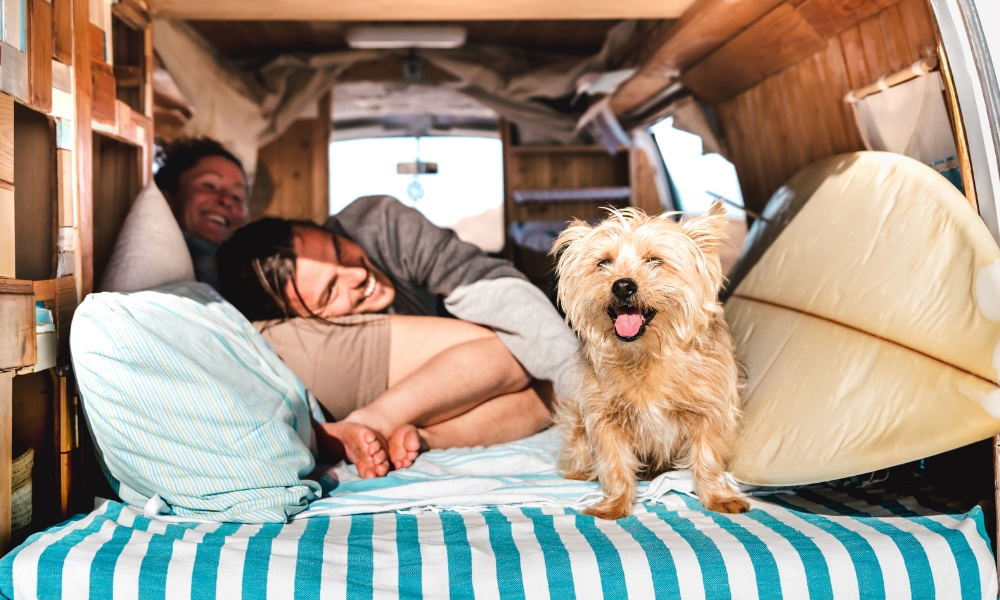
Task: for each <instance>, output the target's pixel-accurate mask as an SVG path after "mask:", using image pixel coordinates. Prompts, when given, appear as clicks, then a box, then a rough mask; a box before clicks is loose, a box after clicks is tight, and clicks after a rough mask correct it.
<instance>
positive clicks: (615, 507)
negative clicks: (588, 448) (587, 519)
mask: <svg viewBox="0 0 1000 600" xmlns="http://www.w3.org/2000/svg"><path fill="white" fill-rule="evenodd" d="M590 435H591V441H592V443H593V444H594V455H595V457H596V458H597V464H596V467H597V479H598V481H600V482H601V487H602V488H603V489H604V499H603V500H601V501H600V502H598V503H597V504H595V505H594V506H591V507H590V508H587V509H586V510H584V511H583V512H584V514H587V515H591V516H594V517H598V518H601V519H609V520H615V519H621V518H622V517H627V516H629V515H631V514H632V503H633V502H635V487H636V479H635V478H636V471H637V470H638V469H639V460H638V459H637V458H636V456H635V453H634V452H633V451H632V448H631V445H630V444H629V440H628V439H626V437H625V435H624V433H623V432H622V430H621V429H619V428H618V427H617V426H615V424H613V423H608V422H604V421H599V422H598V423H596V424H595V425H594V426H593V427H592V428H591V430H590Z"/></svg>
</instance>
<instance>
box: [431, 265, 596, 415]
mask: <svg viewBox="0 0 1000 600" xmlns="http://www.w3.org/2000/svg"><path fill="white" fill-rule="evenodd" d="M444 305H445V307H446V308H447V309H448V312H450V313H451V314H453V315H455V316H456V317H458V318H459V319H462V320H464V321H471V322H473V323H479V324H480V325H485V326H486V327H489V328H491V329H493V330H494V331H496V333H497V336H499V337H500V340H501V341H502V342H503V343H504V345H506V346H507V349H508V350H510V353H511V354H513V355H514V357H515V358H517V360H518V362H520V363H521V366H523V367H524V370H525V371H527V372H528V373H530V374H531V376H532V377H534V378H536V379H545V380H548V381H551V382H552V385H553V387H554V388H555V390H556V393H557V394H559V395H560V396H564V397H568V396H571V394H572V393H573V390H574V389H575V381H576V377H577V374H576V351H577V349H578V348H579V347H580V343H579V341H578V340H577V338H576V334H574V333H573V332H572V330H570V328H569V327H568V326H567V325H566V322H565V321H563V320H562V318H561V317H560V316H559V313H557V312H556V310H555V308H553V306H552V303H551V302H549V299H548V298H546V297H545V294H543V293H542V291H541V290H539V289H538V288H536V287H535V286H534V285H532V284H531V283H529V282H528V281H525V280H524V279H519V278H513V277H503V278H500V279H484V280H481V281H477V282H475V283H471V284H469V285H464V286H461V287H459V288H458V289H456V290H455V291H454V292H452V293H451V295H449V296H448V297H447V298H445V301H444Z"/></svg>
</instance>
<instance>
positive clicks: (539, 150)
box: [510, 144, 608, 154]
mask: <svg viewBox="0 0 1000 600" xmlns="http://www.w3.org/2000/svg"><path fill="white" fill-rule="evenodd" d="M510 151H511V153H512V154H594V153H597V154H607V153H608V151H607V150H605V149H604V146H599V145H596V144H595V145H592V146H511V147H510Z"/></svg>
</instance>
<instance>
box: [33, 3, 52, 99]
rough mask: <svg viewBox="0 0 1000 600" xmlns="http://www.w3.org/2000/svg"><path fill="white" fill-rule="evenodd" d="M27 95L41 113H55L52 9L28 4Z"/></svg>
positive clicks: (48, 6) (47, 4) (44, 5)
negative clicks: (53, 101)
mask: <svg viewBox="0 0 1000 600" xmlns="http://www.w3.org/2000/svg"><path fill="white" fill-rule="evenodd" d="M27 9H28V63H29V64H28V94H29V100H30V102H31V104H32V105H33V106H34V107H35V108H38V109H39V110H41V111H42V112H46V113H47V112H50V111H51V110H52V23H53V22H52V5H51V4H49V2H48V1H47V0H28V3H27Z"/></svg>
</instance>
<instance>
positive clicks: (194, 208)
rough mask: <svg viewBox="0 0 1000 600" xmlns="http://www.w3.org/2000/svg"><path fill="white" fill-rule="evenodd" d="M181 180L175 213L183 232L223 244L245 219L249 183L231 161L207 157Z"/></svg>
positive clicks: (189, 170) (182, 175)
mask: <svg viewBox="0 0 1000 600" xmlns="http://www.w3.org/2000/svg"><path fill="white" fill-rule="evenodd" d="M178 183H179V185H178V188H177V197H176V198H174V199H173V200H174V212H175V215H176V216H177V222H178V223H180V226H181V229H183V230H184V231H187V232H188V233H191V234H194V235H196V236H198V237H200V238H202V239H205V240H208V241H210V242H212V243H214V244H221V243H222V242H224V241H226V240H228V239H229V238H230V237H231V236H232V235H233V232H234V231H236V230H237V229H239V228H240V226H242V225H243V222H244V221H245V220H246V216H247V209H246V199H247V182H246V179H244V178H243V172H242V171H241V170H240V168H239V167H237V166H236V165H235V164H233V162H232V161H230V160H227V159H225V158H223V157H221V156H206V157H205V158H202V159H201V160H199V161H198V163H197V164H196V165H195V166H193V167H191V168H190V169H188V170H187V171H184V172H183V173H181V176H180V180H179V182H178Z"/></svg>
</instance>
